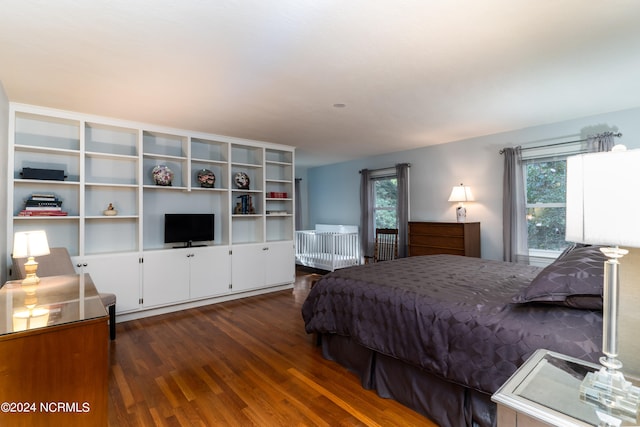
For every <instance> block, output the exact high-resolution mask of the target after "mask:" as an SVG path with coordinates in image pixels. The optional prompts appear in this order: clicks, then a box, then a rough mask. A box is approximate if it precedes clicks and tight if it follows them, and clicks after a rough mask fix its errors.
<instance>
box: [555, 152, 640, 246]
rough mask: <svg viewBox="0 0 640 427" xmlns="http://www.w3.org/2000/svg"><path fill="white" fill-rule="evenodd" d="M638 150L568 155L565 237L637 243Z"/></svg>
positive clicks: (639, 202) (639, 228)
mask: <svg viewBox="0 0 640 427" xmlns="http://www.w3.org/2000/svg"><path fill="white" fill-rule="evenodd" d="M639 190H640V150H626V148H625V147H624V146H622V145H617V146H616V147H615V148H614V150H613V151H609V152H602V153H590V154H581V155H578V156H571V157H569V158H567V223H566V240H567V241H569V242H577V243H588V244H597V245H611V246H626V247H640V221H638V220H637V218H636V216H637V215H638V213H639V212H640V191H639Z"/></svg>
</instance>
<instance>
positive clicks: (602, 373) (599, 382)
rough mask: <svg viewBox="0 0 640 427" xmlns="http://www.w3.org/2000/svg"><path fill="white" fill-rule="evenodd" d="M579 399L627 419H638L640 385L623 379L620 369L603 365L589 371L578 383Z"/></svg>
mask: <svg viewBox="0 0 640 427" xmlns="http://www.w3.org/2000/svg"><path fill="white" fill-rule="evenodd" d="M580 399H581V400H583V401H585V402H587V403H589V404H591V405H593V406H595V407H597V408H601V409H602V410H603V411H604V412H606V413H608V414H611V415H614V416H618V417H621V418H624V419H625V420H627V421H633V422H636V421H637V420H638V411H639V408H640V387H636V386H634V385H633V384H631V382H629V381H627V380H625V379H624V376H623V375H622V372H620V371H614V370H609V369H607V368H604V367H603V368H601V369H600V370H599V371H597V372H589V373H588V374H587V375H586V376H585V378H584V380H583V381H582V384H581V385H580Z"/></svg>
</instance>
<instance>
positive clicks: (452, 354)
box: [302, 247, 604, 427]
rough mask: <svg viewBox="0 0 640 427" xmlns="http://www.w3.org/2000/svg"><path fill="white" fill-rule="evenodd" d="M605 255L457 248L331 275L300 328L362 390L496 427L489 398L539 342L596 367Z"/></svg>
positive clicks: (583, 250) (589, 250) (449, 419)
mask: <svg viewBox="0 0 640 427" xmlns="http://www.w3.org/2000/svg"><path fill="white" fill-rule="evenodd" d="M603 263H604V255H602V254H601V253H600V252H599V250H598V249H597V247H572V248H570V250H567V251H565V253H563V254H562V255H561V257H559V258H558V260H557V261H555V262H554V263H553V264H551V265H549V266H548V267H545V268H541V267H535V266H529V265H522V264H514V263H505V262H500V261H491V260H484V259H478V258H470V257H463V256H456V255H430V256H419V257H410V258H402V259H397V260H393V261H385V262H381V263H375V264H367V265H361V266H356V267H351V268H347V269H343V270H338V271H335V272H333V273H329V274H327V275H325V276H324V277H323V278H322V279H320V280H319V281H318V282H317V283H316V284H315V286H314V287H313V288H312V289H311V291H310V293H309V295H308V297H307V299H306V300H305V302H304V304H303V307H302V316H303V318H304V321H305V329H306V331H307V332H308V333H312V334H316V335H317V337H318V342H319V343H320V346H321V351H322V353H323V356H324V357H325V358H327V359H330V360H334V361H336V362H338V363H340V364H342V365H343V366H345V367H346V368H348V369H349V370H351V371H352V372H354V373H355V374H356V375H358V376H359V378H360V380H361V382H362V385H363V387H365V388H367V389H375V390H376V391H377V393H378V394H379V395H380V396H382V397H386V398H393V399H395V400H397V401H399V402H400V403H402V404H404V405H406V406H408V407H410V408H412V409H414V410H416V411H417V412H419V413H422V414H423V415H425V416H426V417H428V418H430V419H431V420H433V421H435V422H436V423H437V424H438V425H440V426H442V427H447V426H452V427H459V426H482V427H489V426H495V425H496V420H495V412H496V409H495V404H494V403H492V402H491V400H490V397H491V395H492V394H493V393H494V392H495V391H496V390H497V389H498V388H499V387H500V386H501V385H502V384H503V383H504V382H505V381H506V380H507V379H508V378H509V377H510V376H511V374H513V373H514V372H515V370H516V369H517V368H518V367H519V366H520V365H521V364H522V363H524V361H526V359H527V358H528V357H529V356H530V355H531V354H533V353H534V352H535V351H536V350H537V349H539V348H545V349H548V350H553V351H557V352H559V353H563V354H566V355H570V356H574V357H577V358H580V359H583V360H587V361H591V362H594V363H597V361H598V357H599V356H600V345H601V340H602V314H601V308H602V297H601V288H602V274H603V271H602V270H603Z"/></svg>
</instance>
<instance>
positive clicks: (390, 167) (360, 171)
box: [358, 163, 411, 173]
mask: <svg viewBox="0 0 640 427" xmlns="http://www.w3.org/2000/svg"><path fill="white" fill-rule="evenodd" d="M398 165H407V166H408V167H411V163H398ZM396 166H397V165H396ZM396 166H389V167H388V168H380V169H369V172H377V171H383V170H387V169H395V168H396ZM363 170H364V169H360V170H359V171H358V173H362V171H363Z"/></svg>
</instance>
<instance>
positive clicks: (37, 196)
mask: <svg viewBox="0 0 640 427" xmlns="http://www.w3.org/2000/svg"><path fill="white" fill-rule="evenodd" d="M29 200H42V201H57V200H58V197H57V196H56V195H55V194H44V193H33V194H31V197H29Z"/></svg>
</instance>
